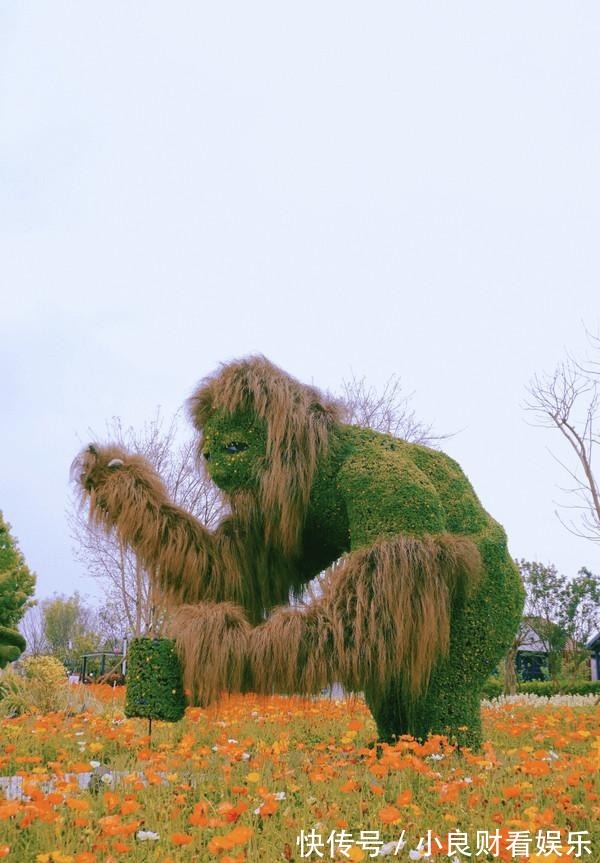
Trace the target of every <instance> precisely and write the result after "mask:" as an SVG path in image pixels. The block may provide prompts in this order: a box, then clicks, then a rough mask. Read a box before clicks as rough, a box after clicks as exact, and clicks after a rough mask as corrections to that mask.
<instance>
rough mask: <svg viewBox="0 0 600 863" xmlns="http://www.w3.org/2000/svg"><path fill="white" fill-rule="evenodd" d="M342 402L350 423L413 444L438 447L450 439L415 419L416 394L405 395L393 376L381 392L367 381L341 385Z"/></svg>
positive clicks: (340, 395)
mask: <svg viewBox="0 0 600 863" xmlns="http://www.w3.org/2000/svg"><path fill="white" fill-rule="evenodd" d="M340 389H341V391H340V394H339V398H340V400H341V401H342V402H343V403H344V404H345V406H346V411H347V421H348V422H349V423H350V424H351V425H359V426H364V427H366V428H371V429H374V430H375V431H379V432H385V433H386V434H391V435H393V436H394V437H399V438H403V439H404V440H407V441H410V442H411V443H419V444H424V445H426V446H435V445H436V444H438V443H439V442H440V441H441V440H444V439H445V438H446V437H448V435H436V434H434V433H433V430H432V426H431V425H427V424H425V423H423V422H421V421H420V420H418V419H417V418H416V416H415V411H414V408H413V407H412V405H411V400H412V397H413V393H408V394H406V393H405V392H404V391H403V389H402V382H401V380H400V378H399V377H398V376H397V375H392V376H391V377H390V378H388V380H387V381H386V383H385V384H384V385H383V387H382V388H381V389H380V390H377V389H376V388H375V387H374V386H372V385H370V384H368V383H367V382H366V380H365V378H364V377H362V378H357V377H356V376H354V375H353V376H352V377H351V378H350V379H345V380H343V381H342V385H341V388H340Z"/></svg>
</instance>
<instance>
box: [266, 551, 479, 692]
mask: <svg viewBox="0 0 600 863" xmlns="http://www.w3.org/2000/svg"><path fill="white" fill-rule="evenodd" d="M480 572H481V559H480V556H479V551H478V549H477V547H476V546H475V544H474V543H473V542H472V541H471V540H470V539H468V538H464V537H457V536H452V535H451V534H443V535H441V536H438V537H430V536H424V537H420V538H417V537H406V536H398V537H394V538H393V539H385V540H380V541H379V542H377V543H375V545H374V546H372V547H371V548H368V549H361V550H360V551H356V552H353V553H351V554H348V555H346V556H345V557H344V558H342V560H341V561H340V563H339V564H338V565H336V566H335V567H333V568H332V569H331V570H329V580H328V582H327V583H326V585H325V588H324V596H323V598H322V600H321V602H322V605H323V608H324V609H325V612H326V614H327V615H328V617H329V619H330V620H331V622H332V627H333V639H334V645H335V652H336V654H337V662H338V668H339V672H340V677H341V680H342V682H343V684H344V685H345V686H346V687H347V688H348V689H351V690H355V691H356V690H361V689H363V688H364V686H365V684H367V683H371V682H372V683H374V684H381V683H383V682H384V681H385V680H390V679H391V678H392V677H394V676H397V675H398V674H399V673H400V675H401V676H402V677H403V679H404V680H405V681H406V683H407V686H408V688H409V689H410V690H411V691H412V692H413V693H415V694H417V693H419V692H422V691H423V689H424V688H425V687H426V686H427V683H428V681H429V677H430V674H431V670H432V667H433V665H434V663H435V661H436V660H437V659H438V658H439V657H440V656H443V655H445V654H446V653H447V651H448V647H449V641H450V615H451V608H452V604H453V601H454V600H455V599H458V598H459V595H460V594H464V593H465V592H466V591H470V590H471V589H472V588H473V586H474V585H475V584H476V583H477V580H478V578H479V575H480ZM282 647H283V645H282Z"/></svg>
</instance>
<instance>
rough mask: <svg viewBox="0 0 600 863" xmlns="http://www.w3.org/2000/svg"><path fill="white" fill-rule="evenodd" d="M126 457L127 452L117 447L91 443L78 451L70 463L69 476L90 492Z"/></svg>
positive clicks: (118, 466)
mask: <svg viewBox="0 0 600 863" xmlns="http://www.w3.org/2000/svg"><path fill="white" fill-rule="evenodd" d="M126 459H127V453H126V452H125V451H124V450H121V449H120V448H119V447H116V446H107V447H100V446H98V445H97V444H94V443H91V444H89V445H88V446H87V447H86V448H85V449H84V450H83V451H82V452H80V453H79V455H78V456H77V458H76V459H75V461H74V462H73V464H72V465H71V477H72V478H73V479H74V480H75V481H76V482H78V483H79V484H80V485H81V486H82V488H83V489H84V490H85V491H87V492H90V491H92V490H93V489H95V488H98V486H99V485H101V484H102V482H103V481H104V480H105V479H106V478H107V475H108V474H110V473H112V471H114V470H117V469H118V468H120V467H123V466H124V465H125V463H126Z"/></svg>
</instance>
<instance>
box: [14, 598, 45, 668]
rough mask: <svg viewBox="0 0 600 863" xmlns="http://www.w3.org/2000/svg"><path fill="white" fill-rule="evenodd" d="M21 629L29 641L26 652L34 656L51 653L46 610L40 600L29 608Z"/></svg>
mask: <svg viewBox="0 0 600 863" xmlns="http://www.w3.org/2000/svg"><path fill="white" fill-rule="evenodd" d="M19 630H20V631H21V633H22V635H23V638H24V639H25V641H26V642H27V648H26V653H28V654H31V655H32V656H39V655H40V654H44V653H49V651H50V647H49V645H48V639H47V638H46V629H45V625H44V611H43V609H42V606H41V605H40V604H39V602H37V601H36V603H35V605H32V606H31V607H30V608H28V609H27V611H26V612H25V614H24V616H23V618H22V620H21V622H20V623H19Z"/></svg>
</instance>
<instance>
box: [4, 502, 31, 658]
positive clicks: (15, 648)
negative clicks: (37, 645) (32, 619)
mask: <svg viewBox="0 0 600 863" xmlns="http://www.w3.org/2000/svg"><path fill="white" fill-rule="evenodd" d="M34 590H35V575H33V573H31V572H30V571H29V568H28V567H27V564H26V563H25V558H24V557H23V555H22V554H21V552H20V551H19V548H18V545H17V542H16V540H15V539H14V537H13V536H11V533H10V525H9V524H7V523H6V522H5V521H4V518H3V516H2V513H1V512H0V668H4V667H5V665H6V664H7V663H8V662H12V661H14V660H15V659H17V658H18V657H19V655H20V654H21V652H22V651H23V650H24V649H25V640H24V639H23V637H22V636H21V635H20V634H19V633H18V632H16V626H17V624H18V623H19V621H20V620H21V618H22V617H23V615H24V614H25V612H26V610H27V609H28V608H29V607H30V606H31V605H32V603H31V602H30V601H29V600H30V597H31V596H33V592H34Z"/></svg>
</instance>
